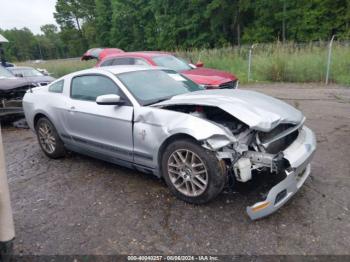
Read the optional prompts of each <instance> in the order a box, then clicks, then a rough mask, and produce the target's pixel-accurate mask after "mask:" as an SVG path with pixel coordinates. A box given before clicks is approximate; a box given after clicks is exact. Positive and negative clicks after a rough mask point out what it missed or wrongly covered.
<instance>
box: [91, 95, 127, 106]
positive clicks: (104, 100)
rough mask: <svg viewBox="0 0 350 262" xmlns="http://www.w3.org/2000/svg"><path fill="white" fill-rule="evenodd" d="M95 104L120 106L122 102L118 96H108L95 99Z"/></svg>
mask: <svg viewBox="0 0 350 262" xmlns="http://www.w3.org/2000/svg"><path fill="white" fill-rule="evenodd" d="M96 103H97V104H98V105H122V104H124V100H123V99H121V98H120V96H118V95H114V94H110V95H102V96H98V97H97V98H96Z"/></svg>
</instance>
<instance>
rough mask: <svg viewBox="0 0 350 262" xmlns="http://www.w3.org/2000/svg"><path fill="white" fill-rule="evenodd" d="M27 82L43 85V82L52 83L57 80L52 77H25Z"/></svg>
mask: <svg viewBox="0 0 350 262" xmlns="http://www.w3.org/2000/svg"><path fill="white" fill-rule="evenodd" d="M25 79H26V80H27V81H30V82H32V83H41V82H50V83H51V82H52V81H54V80H55V78H53V77H52V76H27V77H25Z"/></svg>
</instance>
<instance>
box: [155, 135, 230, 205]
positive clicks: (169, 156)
mask: <svg viewBox="0 0 350 262" xmlns="http://www.w3.org/2000/svg"><path fill="white" fill-rule="evenodd" d="M161 161H162V163H161V164H162V175H163V177H164V180H165V182H166V184H167V185H168V187H169V189H170V191H171V192H172V193H173V194H174V195H175V196H176V197H178V198H179V199H181V200H183V201H185V202H188V203H192V204H204V203H207V202H209V201H210V200H212V199H214V198H215V197H216V196H217V195H218V194H220V193H221V192H222V190H223V188H224V186H225V182H226V178H225V174H224V171H223V168H222V167H221V165H220V162H219V160H218V159H217V157H216V156H215V154H214V153H213V152H211V151H209V150H206V149H205V148H203V147H202V146H200V145H199V144H198V143H197V142H196V141H194V140H192V139H181V140H177V141H174V142H172V143H171V144H169V145H168V146H167V147H166V149H165V151H164V153H163V155H162V159H161Z"/></svg>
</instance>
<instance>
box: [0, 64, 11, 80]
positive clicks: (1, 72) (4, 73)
mask: <svg viewBox="0 0 350 262" xmlns="http://www.w3.org/2000/svg"><path fill="white" fill-rule="evenodd" d="M0 77H6V78H9V77H14V75H13V74H11V72H10V71H8V70H7V69H5V68H3V67H2V66H0Z"/></svg>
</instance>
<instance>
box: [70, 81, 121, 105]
mask: <svg viewBox="0 0 350 262" xmlns="http://www.w3.org/2000/svg"><path fill="white" fill-rule="evenodd" d="M108 94H116V95H120V91H119V88H118V86H117V85H116V84H115V83H114V82H113V81H112V80H111V79H109V78H108V77H105V76H100V75H85V76H78V77H74V78H73V80H72V85H71V97H72V98H74V99H79V100H87V101H96V98H97V97H98V96H101V95H108Z"/></svg>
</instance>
